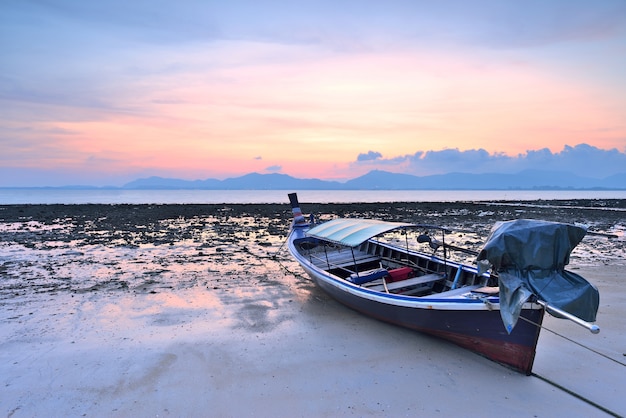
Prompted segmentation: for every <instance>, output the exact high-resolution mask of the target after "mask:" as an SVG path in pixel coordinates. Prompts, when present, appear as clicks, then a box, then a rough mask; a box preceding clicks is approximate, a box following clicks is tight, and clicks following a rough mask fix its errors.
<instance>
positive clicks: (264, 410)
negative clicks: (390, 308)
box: [0, 200, 626, 417]
mask: <svg viewBox="0 0 626 418" xmlns="http://www.w3.org/2000/svg"><path fill="white" fill-rule="evenodd" d="M302 208H303V210H305V211H306V212H313V213H315V214H325V217H326V218H330V217H334V216H363V217H376V218H382V219H387V220H405V221H422V222H424V221H428V222H429V223H438V224H442V225H446V226H448V227H451V228H453V229H455V230H456V231H458V232H455V233H454V234H452V236H450V237H449V238H450V240H451V241H450V242H452V243H456V244H460V245H464V246H469V247H471V248H479V246H480V243H481V242H482V241H484V239H485V238H486V236H487V235H488V233H489V230H490V228H491V225H492V224H493V223H494V222H495V221H498V220H507V219H513V218H521V217H529V218H541V219H547V220H561V221H568V222H579V223H584V224H586V225H589V227H590V231H593V232H595V233H596V234H598V235H589V236H588V237H586V238H585V240H583V242H582V243H581V244H580V245H579V247H577V248H576V250H575V251H574V252H573V253H572V258H571V262H570V265H569V266H568V268H569V269H571V270H572V271H575V272H576V273H578V274H580V275H582V276H584V277H586V278H587V279H588V280H589V281H591V282H592V283H594V284H595V285H596V286H597V287H598V288H599V290H600V295H601V302H600V309H599V312H598V320H597V324H598V325H599V326H600V327H601V332H600V334H597V335H593V334H591V333H589V332H588V331H587V330H585V329H583V328H581V327H579V326H577V325H575V324H573V323H571V322H568V321H563V320H558V319H555V318H552V317H550V316H546V319H545V321H544V326H545V327H546V328H547V329H546V330H543V331H542V334H541V337H540V341H539V344H538V347H537V357H536V360H535V366H534V369H533V370H534V373H535V375H533V376H524V375H521V374H518V373H516V372H513V371H510V370H508V369H506V368H504V367H502V366H500V365H498V364H495V363H493V362H491V361H489V360H486V359H484V358H482V357H480V356H478V355H475V354H473V353H470V352H468V351H466V350H463V349H460V348H458V347H456V346H454V345H452V344H449V343H446V342H443V341H440V340H438V339H435V338H432V337H428V336H425V335H422V334H419V333H415V332H413V331H409V330H404V329H401V328H397V327H394V326H390V325H387V324H384V323H381V322H378V321H375V320H372V319H369V318H366V317H364V316H362V315H360V314H358V313H356V312H354V311H352V310H350V309H347V308H345V307H343V306H341V305H339V304H338V303H336V302H335V301H334V300H332V299H330V298H329V297H328V296H327V295H326V294H324V293H323V292H322V291H320V290H319V289H318V288H317V287H316V286H314V285H313V283H312V282H311V281H310V280H309V279H308V278H306V277H304V276H303V275H302V272H301V271H300V270H299V268H298V266H297V265H296V264H295V263H294V262H292V261H291V260H290V259H289V256H288V254H287V251H286V250H285V248H284V247H283V246H282V244H283V242H284V240H285V237H286V234H287V232H288V227H289V220H290V217H291V214H290V210H289V208H288V207H287V205H270V204H268V205H19V206H16V205H10V206H0V237H1V238H0V305H1V308H0V336H1V339H0V360H1V361H0V384H2V390H1V391H0V414H3V415H4V416H7V417H49V416H93V417H101V416H102V417H104V416H107V417H109V416H115V417H127V416H128V417H129V416H133V417H136V416H193V417H195V416H198V417H204V416H215V417H231V416H232V417H240V416H260V417H264V416H272V417H276V416H281V417H282V416H284V417H294V416H303V417H309V416H315V417H318V416H355V417H360V416H411V417H413V416H441V417H445V416H467V417H487V416H520V417H555V416H588V417H595V416H598V417H601V416H611V415H614V416H624V415H626V400H625V399H624V398H623V394H622V393H623V388H624V387H626V373H625V371H626V369H625V368H624V366H625V364H626V334H625V333H624V330H625V321H624V317H625V314H626V312H625V310H626V308H625V306H626V293H625V292H624V290H623V288H622V287H621V282H622V281H623V280H624V279H626V273H624V269H625V267H626V258H625V257H624V255H625V252H626V238H625V237H624V230H625V229H626V217H625V216H624V215H625V214H626V212H625V211H624V210H625V209H626V202H625V201H623V200H612V201H545V202H536V201H535V202H495V203H467V202H458V203H442V204H438V203H410V204H399V203H397V204H391V205H385V206H384V207H381V206H380V205H376V204H358V205H357V204H346V205H339V204H326V205H312V204H306V203H303V204H302ZM322 219H324V218H322ZM606 235H615V236H616V238H611V239H609V238H607V237H606ZM549 330H551V331H549Z"/></svg>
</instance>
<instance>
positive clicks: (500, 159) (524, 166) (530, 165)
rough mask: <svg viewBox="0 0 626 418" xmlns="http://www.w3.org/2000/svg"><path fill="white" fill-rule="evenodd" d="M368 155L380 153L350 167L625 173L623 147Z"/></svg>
mask: <svg viewBox="0 0 626 418" xmlns="http://www.w3.org/2000/svg"><path fill="white" fill-rule="evenodd" d="M372 156H378V157H380V153H377V152H375V151H368V152H367V153H365V154H359V156H358V157H357V160H356V161H355V162H354V163H353V166H359V167H360V168H361V169H363V168H366V169H367V170H374V169H380V170H385V171H391V172H397V173H406V174H413V175H416V176H424V175H431V174H445V173H454V172H456V173H474V174H481V173H518V172H520V171H524V170H550V171H564V172H570V173H578V174H580V175H584V176H586V177H591V178H605V177H608V176H611V175H613V174H617V173H624V172H626V147H625V148H624V150H622V151H619V150H617V149H609V150H604V149H600V148H597V147H594V146H591V145H588V144H578V145H576V146H569V145H566V146H565V147H564V148H563V149H562V150H561V151H559V152H554V153H553V152H552V151H550V150H549V149H547V148H544V149H539V150H529V151H527V152H526V153H523V154H518V155H515V156H509V155H506V154H504V153H489V152H487V151H485V150H484V149H471V150H465V151H461V150H459V149H444V150H439V151H417V152H415V153H414V154H411V155H404V156H398V157H394V158H389V159H384V158H371V157H372ZM368 157H369V158H368Z"/></svg>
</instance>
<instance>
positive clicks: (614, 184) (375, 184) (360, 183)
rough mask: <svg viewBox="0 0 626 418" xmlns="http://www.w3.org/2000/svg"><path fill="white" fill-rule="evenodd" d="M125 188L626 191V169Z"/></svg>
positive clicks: (263, 178) (380, 174) (175, 182)
mask: <svg viewBox="0 0 626 418" xmlns="http://www.w3.org/2000/svg"><path fill="white" fill-rule="evenodd" d="M122 188H123V189H162V190H163V189H204V190H287V189H292V190H509V189H517V190H541V189H543V190H546V189H547V190H550V189H555V190H558V189H611V190H615V189H617V190H626V172H624V173H619V174H615V175H612V176H610V177H606V178H602V179H597V178H591V177H584V176H579V175H577V174H573V173H568V172H562V171H544V170H525V171H521V172H519V173H515V174H502V173H488V174H471V173H448V174H437V175H431V176H414V175H410V174H398V173H390V172H387V171H380V170H374V171H370V172H369V173H367V174H365V175H363V176H360V177H357V178H354V179H352V180H348V181H346V182H338V181H326V180H320V179H299V178H295V177H291V176H289V175H286V174H276V173H275V174H259V173H250V174H246V175H244V176H241V177H234V178H228V179H225V180H218V179H206V180H181V179H173V178H163V177H148V178H142V179H137V180H134V181H131V182H130V183H127V184H125V185H124V186H122Z"/></svg>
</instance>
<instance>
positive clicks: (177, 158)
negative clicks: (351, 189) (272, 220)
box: [0, 0, 626, 187]
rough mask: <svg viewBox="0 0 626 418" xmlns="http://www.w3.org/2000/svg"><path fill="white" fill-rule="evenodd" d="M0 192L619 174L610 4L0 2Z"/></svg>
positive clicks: (624, 7)
mask: <svg viewBox="0 0 626 418" xmlns="http://www.w3.org/2000/svg"><path fill="white" fill-rule="evenodd" d="M0 57H1V58H0V187H26V186H62V185H76V184H84V185H94V186H106V185H111V186H121V185H123V184H124V183H126V182H129V181H131V180H134V179H136V178H141V177H148V176H161V177H173V178H182V179H188V180H194V179H207V178H217V179H224V178H229V177H238V176H241V175H244V174H247V173H251V172H257V173H283V174H288V175H291V176H293V177H298V178H320V179H325V180H338V181H343V180H347V179H351V178H355V177H358V176H360V175H363V174H365V173H367V172H368V171H371V170H374V169H379V170H385V171H391V172H401V173H408V174H414V175H419V176H423V175H430V174H442V173H446V172H471V173H484V172H507V173H510V172H518V171H521V170H524V169H529V168H531V169H537V168H540V169H550V170H560V171H573V172H577V173H578V174H579V175H586V176H588V177H594V178H603V177H606V176H610V175H612V174H616V173H620V172H625V171H626V58H625V57H626V2H625V1H623V0H595V1H588V0H550V1H545V0H526V1H505V0H478V1H473V0H458V1H449V0H442V1H431V0H428V1H422V0H388V1H384V2H381V1H368V0H359V1H355V0H342V1H337V0H333V1H329V0H320V1H307V2H298V1H241V0H229V1H210V0H180V1H176V2H172V1H169V0H168V1H164V0H150V1H148V0H141V1H139V0H109V1H106V2H93V1H75V0H40V1H33V0H2V2H1V3H0Z"/></svg>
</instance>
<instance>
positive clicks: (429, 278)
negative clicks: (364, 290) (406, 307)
mask: <svg viewBox="0 0 626 418" xmlns="http://www.w3.org/2000/svg"><path fill="white" fill-rule="evenodd" d="M441 279H443V276H442V275H440V274H436V273H432V274H425V275H423V276H418V277H413V278H411V279H406V280H400V281H399V282H391V283H386V284H381V285H376V286H372V287H370V289H372V290H378V291H380V292H382V291H385V290H386V291H392V290H396V289H402V288H403V287H409V286H417V285H424V284H427V283H432V282H436V281H437V280H441Z"/></svg>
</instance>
